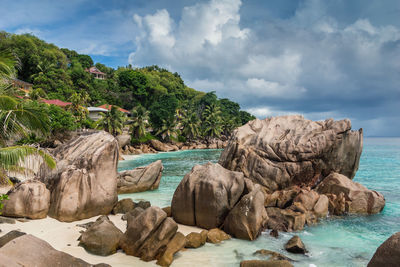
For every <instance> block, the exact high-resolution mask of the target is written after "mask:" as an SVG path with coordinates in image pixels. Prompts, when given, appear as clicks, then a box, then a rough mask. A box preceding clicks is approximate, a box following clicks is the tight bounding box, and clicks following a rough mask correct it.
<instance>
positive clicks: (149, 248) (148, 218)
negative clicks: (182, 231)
mask: <svg viewBox="0 0 400 267" xmlns="http://www.w3.org/2000/svg"><path fill="white" fill-rule="evenodd" d="M177 230H178V225H177V224H176V223H175V222H174V220H173V219H172V218H169V217H167V214H166V213H165V212H164V211H163V210H161V209H160V208H158V207H150V208H148V209H146V210H144V211H142V212H140V213H139V214H138V215H137V216H135V217H133V216H132V217H128V223H127V230H126V232H125V234H124V235H123V236H122V238H121V240H120V247H121V248H122V249H123V250H124V251H125V253H126V254H128V255H133V256H136V257H140V258H141V259H142V260H145V261H151V260H154V259H156V258H159V257H161V255H162V253H163V252H164V250H165V248H166V246H167V244H168V243H169V241H170V240H171V239H172V238H173V237H174V235H175V234H176V232H177Z"/></svg>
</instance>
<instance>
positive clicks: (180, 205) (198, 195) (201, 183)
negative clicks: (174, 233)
mask: <svg viewBox="0 0 400 267" xmlns="http://www.w3.org/2000/svg"><path fill="white" fill-rule="evenodd" d="M243 190H244V179H243V174H242V173H239V172H233V171H229V170H227V169H224V168H223V167H222V166H221V165H219V164H212V163H207V164H205V165H196V166H194V167H193V168H192V170H191V172H190V173H188V174H186V175H185V177H184V178H183V179H182V181H181V182H180V184H179V185H178V187H177V189H176V190H175V193H174V196H173V198H172V205H171V212H172V217H173V218H174V220H175V221H176V222H178V223H182V224H186V225H197V226H199V227H201V228H205V229H211V228H217V227H219V226H221V224H222V223H223V222H224V220H225V217H226V216H227V215H228V213H229V211H230V210H231V209H232V208H233V207H234V205H235V204H236V203H237V202H238V201H239V199H240V197H241V195H242V193H243Z"/></svg>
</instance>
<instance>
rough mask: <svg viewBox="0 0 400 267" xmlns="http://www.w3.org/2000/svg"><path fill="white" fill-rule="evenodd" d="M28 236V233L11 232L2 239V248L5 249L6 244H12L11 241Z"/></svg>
mask: <svg viewBox="0 0 400 267" xmlns="http://www.w3.org/2000/svg"><path fill="white" fill-rule="evenodd" d="M23 235H26V233H23V232H20V231H16V230H13V231H10V232H8V233H7V234H5V235H3V236H2V237H0V248H1V247H3V246H4V245H5V244H7V243H8V242H10V241H11V240H13V239H15V238H17V237H20V236H23Z"/></svg>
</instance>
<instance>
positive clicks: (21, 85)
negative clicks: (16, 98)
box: [12, 79, 33, 98]
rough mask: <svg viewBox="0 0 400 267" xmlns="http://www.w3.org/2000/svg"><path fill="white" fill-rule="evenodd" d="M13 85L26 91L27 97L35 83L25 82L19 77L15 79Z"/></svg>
mask: <svg viewBox="0 0 400 267" xmlns="http://www.w3.org/2000/svg"><path fill="white" fill-rule="evenodd" d="M12 86H14V87H15V88H16V89H19V90H21V91H22V92H24V94H25V97H27V96H28V95H29V93H30V92H31V91H32V88H33V84H31V83H28V82H24V81H22V80H19V79H13V81H12ZM20 98H21V97H20Z"/></svg>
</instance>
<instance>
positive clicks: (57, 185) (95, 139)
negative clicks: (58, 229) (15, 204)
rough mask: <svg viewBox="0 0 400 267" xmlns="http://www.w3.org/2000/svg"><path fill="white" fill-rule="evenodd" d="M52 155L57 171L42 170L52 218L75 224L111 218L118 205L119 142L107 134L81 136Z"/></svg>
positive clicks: (41, 176)
mask: <svg viewBox="0 0 400 267" xmlns="http://www.w3.org/2000/svg"><path fill="white" fill-rule="evenodd" d="M53 155H54V156H55V158H56V160H57V168H56V169H55V170H48V169H47V168H46V167H45V166H42V170H41V175H40V178H41V180H42V181H43V182H44V183H45V184H46V186H47V188H49V189H50V191H51V200H50V209H49V216H51V217H54V218H56V219H58V220H60V221H76V220H81V219H86V218H90V217H93V216H96V215H101V214H109V213H110V212H111V210H112V209H113V207H114V205H115V203H116V202H117V201H118V197H117V163H118V143H117V141H116V139H115V138H114V137H113V136H112V135H110V134H108V133H106V132H104V131H101V132H95V133H91V134H87V135H81V136H79V137H78V138H76V139H73V140H71V141H69V142H68V143H66V144H63V145H60V146H58V147H57V148H56V149H55V150H54V151H53Z"/></svg>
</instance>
